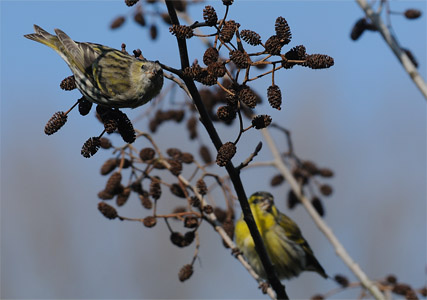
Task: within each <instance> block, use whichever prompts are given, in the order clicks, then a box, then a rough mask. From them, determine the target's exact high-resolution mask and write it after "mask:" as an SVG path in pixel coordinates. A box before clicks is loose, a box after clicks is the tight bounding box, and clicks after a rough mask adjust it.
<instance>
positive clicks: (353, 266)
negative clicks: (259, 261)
mask: <svg viewBox="0 0 427 300" xmlns="http://www.w3.org/2000/svg"><path fill="white" fill-rule="evenodd" d="M261 132H262V135H263V136H264V139H265V141H266V143H267V145H268V147H269V148H270V151H271V153H272V154H273V157H274V163H275V166H276V168H277V169H278V170H279V172H280V173H281V174H282V175H283V177H284V178H285V179H286V181H287V182H288V183H289V185H290V186H291V188H292V190H293V192H294V193H295V195H296V196H297V197H298V198H299V200H300V201H301V203H302V204H303V206H304V208H305V209H306V210H307V212H308V214H309V215H310V217H311V218H312V219H313V221H314V223H315V224H316V225H317V227H318V228H319V229H320V231H321V232H322V233H323V234H324V235H325V236H326V238H327V239H328V240H329V242H330V243H331V244H332V246H333V247H334V249H335V252H336V254H337V255H338V256H339V257H340V258H341V259H342V260H343V262H344V263H345V264H346V265H347V266H348V268H349V269H350V270H351V271H352V272H353V274H354V275H355V276H356V277H357V278H359V280H360V282H361V283H362V285H363V286H364V287H365V288H366V289H367V290H368V291H369V292H370V293H371V294H372V296H374V297H375V299H377V300H385V296H384V295H383V294H382V293H381V291H380V290H379V289H378V287H377V286H376V285H375V284H374V283H373V282H372V281H371V280H370V279H369V278H368V276H367V275H366V274H365V273H364V272H363V271H362V269H361V268H360V267H359V265H358V264H357V263H356V262H355V261H354V260H353V259H352V258H351V256H350V254H348V252H347V250H346V249H345V248H344V246H343V245H342V244H341V242H340V241H339V240H338V238H337V237H336V236H335V235H334V233H333V231H332V229H331V228H330V227H329V226H328V225H327V224H326V223H325V221H324V220H323V219H322V217H321V216H320V215H319V214H318V213H317V211H316V210H315V208H314V207H313V205H312V204H311V203H310V201H309V200H308V199H307V198H306V197H305V196H304V195H303V194H302V192H301V188H300V186H299V184H298V182H297V181H296V179H295V178H294V176H293V175H292V173H291V171H290V170H289V169H288V167H287V166H286V165H285V164H284V163H283V160H282V157H281V155H280V152H279V151H278V149H277V146H276V144H275V143H274V140H273V138H272V137H271V135H270V132H269V131H268V129H263V130H262V131H261Z"/></svg>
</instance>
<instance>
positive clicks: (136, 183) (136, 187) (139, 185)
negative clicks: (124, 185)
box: [130, 181, 148, 195]
mask: <svg viewBox="0 0 427 300" xmlns="http://www.w3.org/2000/svg"><path fill="white" fill-rule="evenodd" d="M130 188H131V189H132V191H134V192H135V193H138V194H140V195H142V194H144V193H146V194H147V195H148V193H147V191H144V190H143V188H142V183H141V181H134V182H132V183H131V184H130Z"/></svg>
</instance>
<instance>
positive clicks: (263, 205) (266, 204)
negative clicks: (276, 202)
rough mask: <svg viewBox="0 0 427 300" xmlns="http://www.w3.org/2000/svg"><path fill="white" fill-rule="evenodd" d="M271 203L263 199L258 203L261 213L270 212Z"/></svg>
mask: <svg viewBox="0 0 427 300" xmlns="http://www.w3.org/2000/svg"><path fill="white" fill-rule="evenodd" d="M272 204H273V202H272V201H270V199H265V200H264V201H262V202H261V203H260V207H261V209H262V210H263V211H267V212H270V211H271V207H272Z"/></svg>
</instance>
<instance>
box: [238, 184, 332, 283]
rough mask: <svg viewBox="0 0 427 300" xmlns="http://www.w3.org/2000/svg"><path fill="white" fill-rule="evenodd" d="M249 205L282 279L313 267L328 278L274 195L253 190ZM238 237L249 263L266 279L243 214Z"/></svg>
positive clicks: (277, 272) (239, 244) (295, 225)
mask: <svg viewBox="0 0 427 300" xmlns="http://www.w3.org/2000/svg"><path fill="white" fill-rule="evenodd" d="M249 205H250V208H251V211H252V214H253V216H254V219H255V222H256V225H257V227H258V230H259V233H260V234H261V238H262V240H263V242H264V245H265V248H266V250H267V253H268V256H269V258H270V260H271V262H272V264H273V266H274V268H275V270H276V274H277V275H278V277H279V278H280V279H289V278H291V277H295V276H298V275H299V274H300V273H301V272H302V271H314V272H317V273H319V274H320V275H321V276H323V277H324V278H328V275H327V274H326V273H325V270H324V269H323V268H322V266H321V265H320V263H319V262H318V261H317V259H316V257H315V256H314V253H313V250H311V248H310V246H309V245H308V243H307V241H306V240H305V239H304V237H303V236H302V234H301V231H300V229H299V227H298V225H297V224H296V223H295V222H294V221H292V220H291V219H290V218H289V217H288V216H286V215H285V214H282V213H281V212H280V211H279V210H278V209H277V207H276V206H275V205H274V199H273V195H271V194H270V193H268V192H257V193H254V194H253V195H252V196H251V197H250V198H249ZM235 237H236V244H237V246H238V247H239V249H240V250H241V251H242V252H243V255H244V256H245V258H246V259H247V261H248V262H249V264H250V265H251V266H252V268H254V270H255V271H256V272H257V273H258V274H259V275H260V276H261V277H262V278H264V279H266V278H267V275H266V273H265V271H264V267H263V265H262V263H261V260H260V258H259V256H258V254H257V252H256V250H255V244H254V241H253V239H252V236H251V234H250V232H249V228H248V226H247V225H246V222H245V221H244V220H243V214H242V216H241V217H240V219H239V220H238V221H237V223H236V226H235Z"/></svg>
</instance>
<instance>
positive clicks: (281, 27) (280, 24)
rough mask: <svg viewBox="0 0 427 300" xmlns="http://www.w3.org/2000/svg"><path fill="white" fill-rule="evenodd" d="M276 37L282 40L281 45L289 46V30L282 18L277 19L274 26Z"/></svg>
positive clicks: (290, 35)
mask: <svg viewBox="0 0 427 300" xmlns="http://www.w3.org/2000/svg"><path fill="white" fill-rule="evenodd" d="M274 29H275V30H276V35H277V36H278V37H279V38H280V39H281V40H282V44H283V45H287V44H289V42H290V41H291V38H292V34H291V29H290V28H289V25H288V22H287V21H286V20H285V18H283V17H278V18H277V19H276V23H275V25H274Z"/></svg>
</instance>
